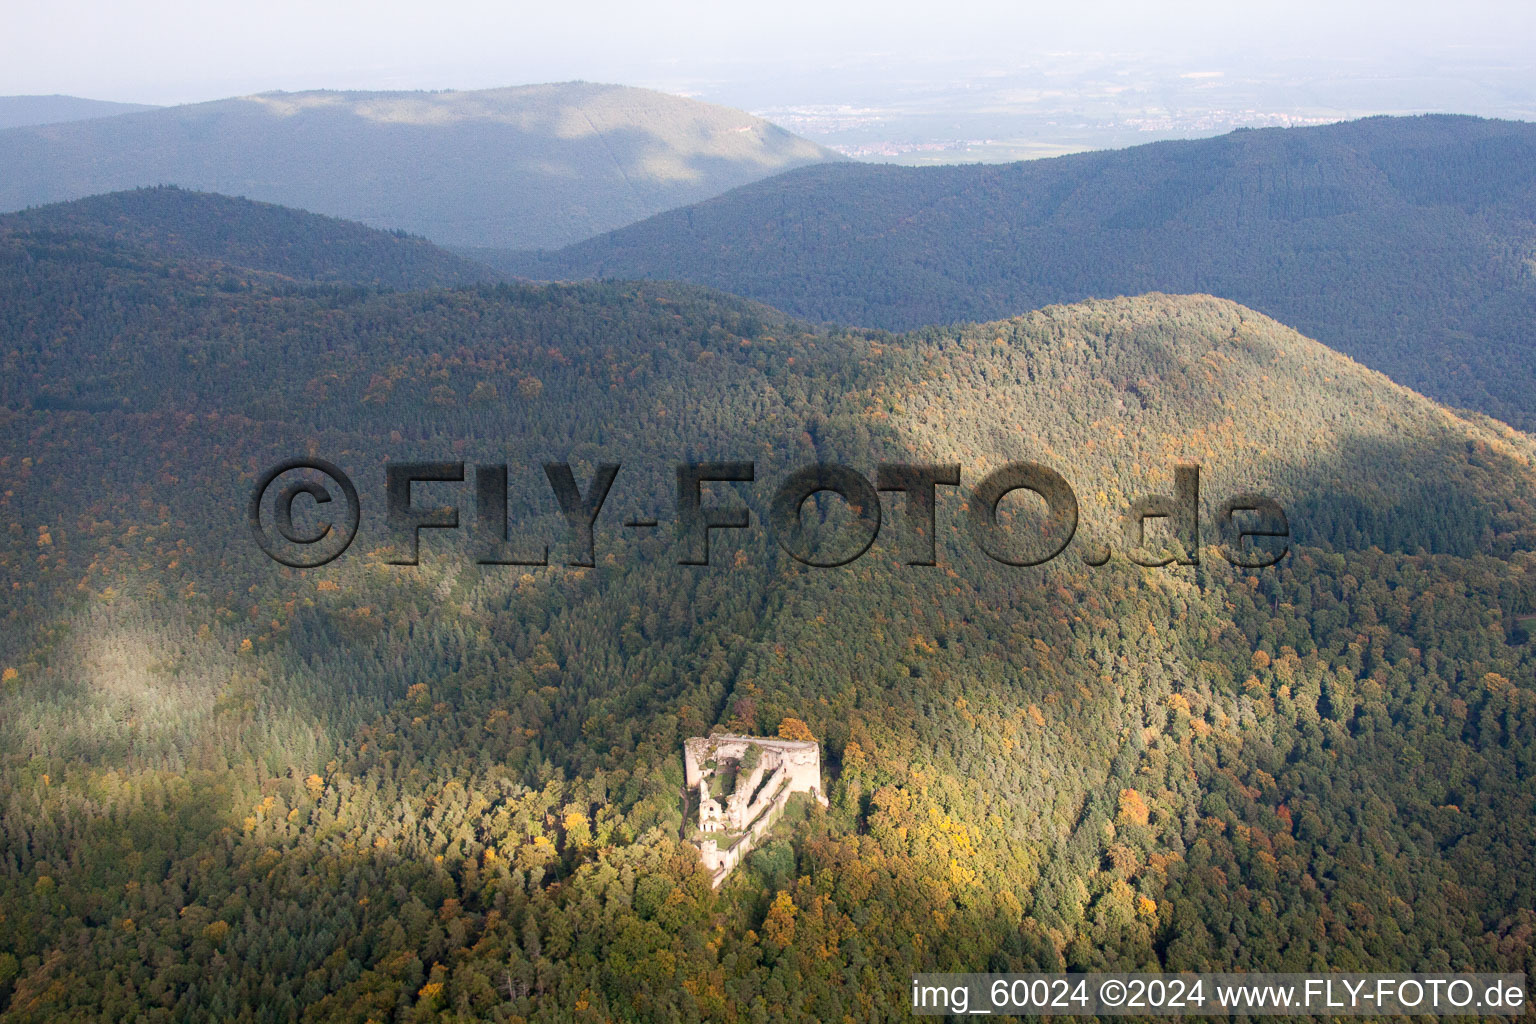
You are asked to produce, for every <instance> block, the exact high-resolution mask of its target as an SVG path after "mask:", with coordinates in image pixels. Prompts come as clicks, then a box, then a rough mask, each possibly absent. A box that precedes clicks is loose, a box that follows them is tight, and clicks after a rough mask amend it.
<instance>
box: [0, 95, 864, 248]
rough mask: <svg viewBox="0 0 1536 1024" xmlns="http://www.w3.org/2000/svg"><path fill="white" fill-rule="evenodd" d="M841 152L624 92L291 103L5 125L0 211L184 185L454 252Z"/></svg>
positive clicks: (649, 207) (626, 218) (733, 113)
mask: <svg viewBox="0 0 1536 1024" xmlns="http://www.w3.org/2000/svg"><path fill="white" fill-rule="evenodd" d="M840 159H842V158H841V157H839V156H838V155H837V154H836V153H833V152H832V151H831V150H827V149H824V148H822V147H821V146H818V145H816V144H815V143H812V142H808V141H806V140H805V139H802V138H799V137H798V136H795V135H791V134H790V133H789V132H786V131H785V130H784V129H782V128H779V127H777V126H776V125H772V124H770V123H768V122H767V121H764V120H762V119H761V118H758V117H753V116H752V115H751V114H747V113H745V112H744V111H740V110H733V109H731V108H729V107H721V106H715V105H713V104H709V103H701V102H699V101H697V100H690V99H685V98H683V97H681V96H670V95H667V94H665V93H659V92H652V91H651V90H649V89H632V88H626V87H624V86H617V85H599V84H594V83H590V82H564V83H560V84H554V85H530V86H521V87H517V88H509V89H485V90H479V91H471V92H453V91H442V92H331V91H318V92H301V93H283V92H277V93H264V94H261V95H258V96H245V97H240V98H236V99H228V100H218V101H216V102H212V103H193V104H187V105H184V106H176V107H166V108H162V109H159V110H151V111H147V112H144V113H135V114H124V115H121V116H117V117H110V118H100V119H97V120H93V121H80V122H75V123H70V124H51V125H41V126H32V127H18V128H10V129H6V130H0V167H4V168H5V173H4V175H0V210H16V209H20V208H22V207H25V206H35V205H38V204H42V203H52V202H60V201H63V200H69V199H79V198H82V197H84V196H89V195H95V194H97V193H101V192H114V191H120V190H123V189H132V188H139V187H143V186H149V185H180V186H182V187H184V188H190V189H198V190H201V191H205V192H219V193H223V194H226V195H239V196H246V197H248V198H251V199H258V200H263V201H266V202H275V203H282V204H283V205H285V206H294V207H299V208H301V209H304V210H310V211H313V212H315V213H323V214H327V215H329V216H333V217H345V218H347V219H349V220H356V221H361V222H363V223H365V224H368V225H369V226H371V227H375V228H384V229H388V230H404V231H410V232H412V233H413V234H419V235H423V236H425V237H427V238H430V239H432V240H433V241H434V242H437V243H439V244H443V245H449V244H452V245H464V246H477V245H478V246H502V247H508V248H525V247H526V248H533V247H540V246H543V247H551V246H558V245H566V244H568V243H571V242H575V241H577V240H579V239H582V238H587V237H590V236H592V235H595V234H597V233H599V232H602V231H608V230H610V229H612V228H616V227H620V226H622V225H624V224H629V223H632V222H634V221H637V220H640V219H641V218H643V217H648V216H650V215H651V214H654V213H659V212H660V211H662V210H667V209H670V208H672V207H674V206H681V205H683V204H685V203H693V202H698V201H699V200H701V199H707V198H709V197H710V196H714V195H719V194H720V193H721V192H724V191H726V190H728V189H731V188H735V187H736V186H738V185H744V184H746V183H747V182H750V181H755V180H757V179H758V178H762V177H766V176H767V175H770V174H774V173H777V172H779V171H783V170H787V169H789V168H792V167H799V166H802V165H804V164H809V163H816V162H819V161H823V160H840Z"/></svg>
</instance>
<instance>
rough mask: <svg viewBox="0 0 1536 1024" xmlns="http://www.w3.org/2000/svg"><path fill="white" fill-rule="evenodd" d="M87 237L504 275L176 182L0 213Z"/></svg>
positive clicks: (392, 273) (190, 257)
mask: <svg viewBox="0 0 1536 1024" xmlns="http://www.w3.org/2000/svg"><path fill="white" fill-rule="evenodd" d="M20 233H26V234H28V235H31V236H35V237H65V238H68V237H72V236H77V235H84V236H90V237H92V238H94V239H100V240H105V241H108V242H111V243H113V244H115V245H118V246H121V247H125V248H129V249H133V250H144V251H147V252H150V253H153V254H155V255H156V256H157V257H169V258H173V259H176V260H181V261H193V262H196V263H197V264H199V265H202V266H205V267H207V266H209V265H212V268H213V269H218V268H224V269H227V270H230V271H233V272H235V274H236V277H237V278H238V277H243V276H246V275H247V274H248V272H251V271H254V272H256V273H258V274H262V275H273V276H275V277H280V278H290V279H292V280H295V281H303V282H309V283H346V284H361V285H369V286H379V287H385V288H432V287H439V286H451V285H466V284H474V283H477V282H480V281H491V280H498V279H502V277H503V275H501V274H500V273H498V272H497V271H495V270H492V269H491V268H489V267H487V266H485V265H484V264H481V263H475V262H472V261H470V260H467V259H464V258H463V257H461V256H456V255H454V254H453V253H450V252H446V251H444V250H442V249H439V248H438V247H437V246H435V245H432V244H431V243H430V242H428V241H426V240H425V239H421V238H415V237H412V236H409V235H404V234H401V233H398V232H388V231H378V230H376V229H374V228H370V227H365V226H363V225H362V224H357V223H353V222H351V221H344V220H337V219H336V218H334V217H322V216H320V215H319V214H314V213H306V212H304V211H303V210H292V209H289V208H288V207H285V206H275V205H273V204H271V203H256V202H252V201H250V200H248V199H232V198H230V197H229V196H221V195H213V194H210V193H206V192H190V191H187V190H186V189H180V188H176V187H174V186H161V187H158V188H143V189H134V190H133V191H129V192H114V193H110V194H108V195H101V196H91V197H89V198H87V199H76V200H74V201H73V202H68V203H54V204H51V205H49V206H39V207H35V208H33V209H30V210H25V211H22V212H21V213H11V214H3V215H0V236H5V235H15V234H20Z"/></svg>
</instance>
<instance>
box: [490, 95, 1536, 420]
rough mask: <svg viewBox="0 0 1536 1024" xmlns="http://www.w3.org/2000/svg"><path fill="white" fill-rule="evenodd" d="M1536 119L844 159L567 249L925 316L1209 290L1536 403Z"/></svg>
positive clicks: (1414, 367) (1481, 400)
mask: <svg viewBox="0 0 1536 1024" xmlns="http://www.w3.org/2000/svg"><path fill="white" fill-rule="evenodd" d="M1533 211H1536V125H1531V124H1527V123H1524V122H1511V121H1489V120H1482V119H1478V118H1471V117H1450V116H1434V117H1411V118H1387V117H1379V118H1369V119H1367V120H1363V121H1354V122H1349V123H1345V124H1336V125H1327V126H1323V127H1315V128H1291V129H1282V128H1273V129H1264V130H1256V131H1255V130H1242V131H1237V132H1233V133H1232V134H1230V135H1224V136H1221V137H1219V138H1214V139H1201V140H1196V141H1187V142H1160V143H1156V144H1153V145H1148V146H1138V147H1135V148H1132V149H1126V150H1118V151H1113V152H1101V153H1084V154H1080V155H1076V156H1067V157H1059V158H1056V159H1050V160H1035V161H1027V162H1024V163H1017V164H1008V165H1002V166H982V165H972V166H953V167H927V168H908V167H894V166H877V165H867V164H839V165H828V166H821V167H811V168H805V169H802V170H799V171H793V172H790V173H787V174H783V175H780V176H778V177H775V178H770V179H767V180H765V181H761V182H757V183H754V184H752V185H748V186H745V187H743V188H740V189H737V190H736V191H734V192H731V193H728V194H726V195H724V196H721V197H719V198H716V199H713V200H709V201H706V202H703V203H700V204H697V205H695V206H690V207H686V208H683V209H680V210H673V211H670V212H667V213H663V214H659V215H657V216H656V217H653V218H651V219H650V220H647V221H643V222H641V223H639V224H636V225H632V226H630V227H627V228H622V229H619V230H617V231H615V232H612V233H610V234H607V235H603V236H600V237H598V238H595V239H591V240H589V241H586V242H581V243H577V244H576V245H573V246H571V247H569V248H567V249H564V250H560V251H557V252H554V253H547V254H516V255H511V254H509V255H504V256H503V257H501V258H500V259H499V260H493V261H492V262H494V263H495V264H496V265H497V266H500V267H501V268H502V269H506V270H509V271H511V272H513V273H516V274H519V275H522V276H525V277H531V278H537V279H572V278H586V277H610V278H651V279H673V280H686V281H695V282H699V283H702V284H707V285H710V286H713V287H717V288H723V289H725V290H726V291H730V292H733V293H735V294H738V295H745V296H750V297H752V298H756V299H760V300H762V301H764V302H768V303H770V304H772V305H774V306H776V307H778V308H780V309H784V310H787V311H789V312H791V313H794V314H797V315H800V316H803V317H808V318H810V319H813V320H828V321H835V322H838V323H854V324H863V325H866V326H870V327H882V328H887V329H891V330H907V329H911V328H915V327H919V326H922V325H924V324H932V323H944V322H953V321H962V320H992V319H996V318H998V317H1002V316H1013V315H1017V314H1019V313H1023V312H1025V311H1027V310H1030V309H1034V308H1036V307H1038V306H1042V305H1045V304H1047V303H1052V302H1073V301H1078V300H1081V299H1085V298H1089V297H1095V296H1096V297H1100V298H1105V297H1111V296H1115V295H1135V294H1139V293H1142V292H1147V291H1166V292H1203V293H1210V294H1213V295H1219V296H1221V297H1223V298H1228V299H1232V300H1234V301H1237V302H1241V303H1243V304H1244V305H1247V306H1250V307H1252V308H1254V309H1257V310H1260V311H1262V312H1264V313H1267V314H1269V315H1270V316H1273V317H1275V318H1276V319H1278V320H1280V321H1282V322H1284V323H1286V324H1288V325H1290V326H1292V327H1294V328H1296V329H1297V330H1300V331H1301V332H1302V333H1304V334H1306V335H1308V336H1310V337H1314V338H1317V339H1318V340H1320V341H1322V342H1323V343H1324V344H1327V345H1329V346H1331V347H1333V348H1336V349H1338V350H1339V351H1341V352H1344V353H1347V354H1348V355H1351V356H1353V357H1355V358H1356V359H1359V360H1361V361H1362V362H1364V363H1366V364H1367V365H1369V366H1371V367H1373V368H1374V369H1377V370H1381V371H1382V372H1383V373H1386V374H1387V375H1388V376H1390V377H1392V379H1394V380H1396V381H1398V382H1399V383H1402V384H1407V385H1408V386H1410V387H1412V388H1415V389H1417V390H1420V391H1423V392H1424V393H1426V394H1428V395H1431V396H1432V397H1435V398H1438V399H1440V400H1441V401H1444V402H1448V403H1450V404H1452V405H1454V406H1460V407H1467V408H1473V409H1477V410H1480V411H1482V412H1484V413H1487V414H1489V415H1493V416H1497V417H1499V418H1501V419H1504V420H1506V421H1508V422H1510V423H1513V424H1514V425H1515V426H1518V427H1522V428H1525V429H1530V428H1531V427H1532V426H1536V399H1533V398H1532V396H1533V395H1536V347H1533V346H1532V345H1531V343H1530V342H1531V324H1532V323H1533V322H1536V220H1533V216H1536V214H1533Z"/></svg>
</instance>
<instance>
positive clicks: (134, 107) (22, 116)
mask: <svg viewBox="0 0 1536 1024" xmlns="http://www.w3.org/2000/svg"><path fill="white" fill-rule="evenodd" d="M154 109H155V108H154V107H153V106H151V105H149V104H146V103H114V102H112V101H111V100H91V99H85V98H84V97H81V96H59V95H53V96H0V129H5V128H20V127H23V126H25V125H34V124H59V123H60V122H64V121H87V120H90V119H91V118H93V117H113V116H115V115H117V114H137V113H139V112H140V111H144V110H154Z"/></svg>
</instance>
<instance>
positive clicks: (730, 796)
mask: <svg viewBox="0 0 1536 1024" xmlns="http://www.w3.org/2000/svg"><path fill="white" fill-rule="evenodd" d="M683 777H684V779H685V781H686V784H687V792H688V794H689V796H690V798H691V800H690V803H691V802H692V800H697V801H698V806H699V819H698V835H697V837H696V845H697V846H698V848H699V857H700V859H702V860H703V862H704V866H705V867H706V868H708V869H709V871H710V877H711V882H712V884H713V885H714V886H715V887H716V888H719V886H720V883H721V882H723V881H725V876H726V875H728V874H730V872H731V869H732V868H734V867H735V866H736V865H737V864H739V863H741V859H742V858H743V857H745V856H746V855H747V854H748V853H750V852H751V851H752V849H753V847H755V846H756V845H757V842H758V840H759V839H760V838H761V837H762V835H763V833H764V832H767V831H768V829H769V828H770V827H771V826H772V825H773V823H774V821H775V820H777V818H778V816H779V815H780V814H781V813H782V812H783V810H784V806H785V805H786V804H787V803H789V798H790V796H791V795H792V794H794V793H809V794H811V796H812V797H814V798H815V799H816V800H817V802H819V803H820V804H821V805H822V806H823V807H825V806H826V805H827V799H826V797H824V796H822V795H821V745H820V744H818V743H816V742H814V741H810V740H781V739H770V738H768V737H764V736H734V735H730V734H717V735H714V736H695V737H693V738H692V739H689V740H686V741H685V742H684V743H683Z"/></svg>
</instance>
